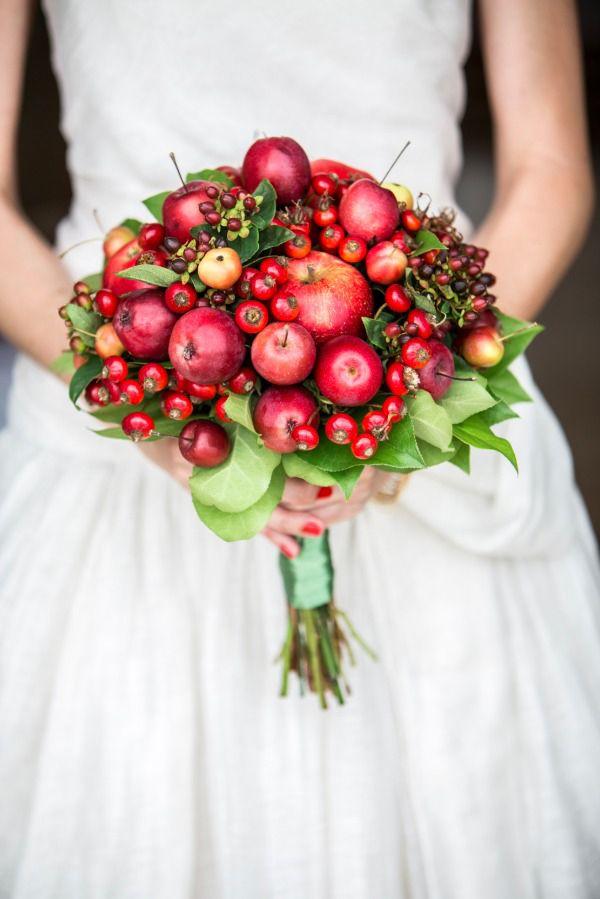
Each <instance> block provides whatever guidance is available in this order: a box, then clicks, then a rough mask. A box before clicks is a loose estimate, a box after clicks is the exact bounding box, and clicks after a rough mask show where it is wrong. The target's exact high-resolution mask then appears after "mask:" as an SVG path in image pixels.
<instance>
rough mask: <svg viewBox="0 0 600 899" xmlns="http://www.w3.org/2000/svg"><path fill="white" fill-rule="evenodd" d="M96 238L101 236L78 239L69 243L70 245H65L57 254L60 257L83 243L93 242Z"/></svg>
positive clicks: (99, 238)
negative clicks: (64, 248) (65, 247)
mask: <svg viewBox="0 0 600 899" xmlns="http://www.w3.org/2000/svg"><path fill="white" fill-rule="evenodd" d="M97 240H102V238H101V237H87V238H86V239H85V240H78V241H77V243H73V244H71V246H70V247H67V249H66V250H63V251H62V253H59V254H58V258H59V259H62V258H63V256H66V255H67V253H70V252H71V250H75V249H76V248H77V247H81V246H83V244H84V243H95V242H96V241H97Z"/></svg>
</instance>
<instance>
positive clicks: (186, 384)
mask: <svg viewBox="0 0 600 899" xmlns="http://www.w3.org/2000/svg"><path fill="white" fill-rule="evenodd" d="M183 390H185V392H186V393H189V395H190V396H193V397H195V398H196V399H197V400H204V401H205V402H207V401H208V400H212V399H214V398H215V397H216V395H217V386H216V384H195V383H194V381H188V380H187V378H184V379H183Z"/></svg>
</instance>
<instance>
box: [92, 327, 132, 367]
mask: <svg viewBox="0 0 600 899" xmlns="http://www.w3.org/2000/svg"><path fill="white" fill-rule="evenodd" d="M95 347H96V352H97V353H98V355H99V356H100V358H101V359H107V358H108V357H109V356H121V355H122V354H123V353H124V352H125V347H124V346H123V344H122V343H121V341H120V340H119V338H118V337H117V332H116V331H115V328H114V325H113V323H112V322H106V324H104V325H100V327H99V328H98V330H97V331H96V341H95Z"/></svg>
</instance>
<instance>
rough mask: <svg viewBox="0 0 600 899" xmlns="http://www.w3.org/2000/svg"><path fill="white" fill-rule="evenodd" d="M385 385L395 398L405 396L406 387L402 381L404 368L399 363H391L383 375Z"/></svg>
mask: <svg viewBox="0 0 600 899" xmlns="http://www.w3.org/2000/svg"><path fill="white" fill-rule="evenodd" d="M385 383H386V384H387V386H388V388H389V389H390V390H391V392H392V393H393V394H394V395H395V396H405V395H406V394H407V393H408V387H407V385H406V382H405V380H404V366H403V365H402V363H401V362H392V364H391V365H388V370H387V372H386V373H385Z"/></svg>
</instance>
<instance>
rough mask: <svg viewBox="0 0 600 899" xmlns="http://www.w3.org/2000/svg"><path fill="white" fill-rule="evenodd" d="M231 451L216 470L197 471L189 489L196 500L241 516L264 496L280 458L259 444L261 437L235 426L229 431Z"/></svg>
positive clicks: (277, 454) (204, 469) (199, 469)
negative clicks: (231, 444)
mask: <svg viewBox="0 0 600 899" xmlns="http://www.w3.org/2000/svg"><path fill="white" fill-rule="evenodd" d="M230 434H231V438H232V443H233V446H232V449H231V452H230V454H229V456H228V458H227V459H226V460H225V462H222V463H221V464H220V465H217V466H216V467H215V468H196V469H195V471H194V474H193V476H192V478H191V479H190V486H191V488H192V496H193V497H194V499H195V500H196V501H197V502H199V503H201V504H202V505H206V506H216V507H217V508H218V509H221V511H222V512H242V511H243V510H244V509H248V508H249V507H250V506H252V505H254V503H255V502H257V501H258V499H259V498H260V497H261V496H262V495H263V493H264V492H265V490H266V489H267V487H268V486H269V482H270V480H271V474H272V472H273V470H274V469H275V468H276V466H277V465H279V461H280V458H281V457H280V455H279V453H274V452H272V451H271V450H268V449H267V448H266V447H264V446H261V445H260V444H259V440H258V436H257V435H256V434H253V433H252V432H251V431H248V430H247V428H243V427H241V426H240V425H235V426H234V427H233V428H231V429H230Z"/></svg>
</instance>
